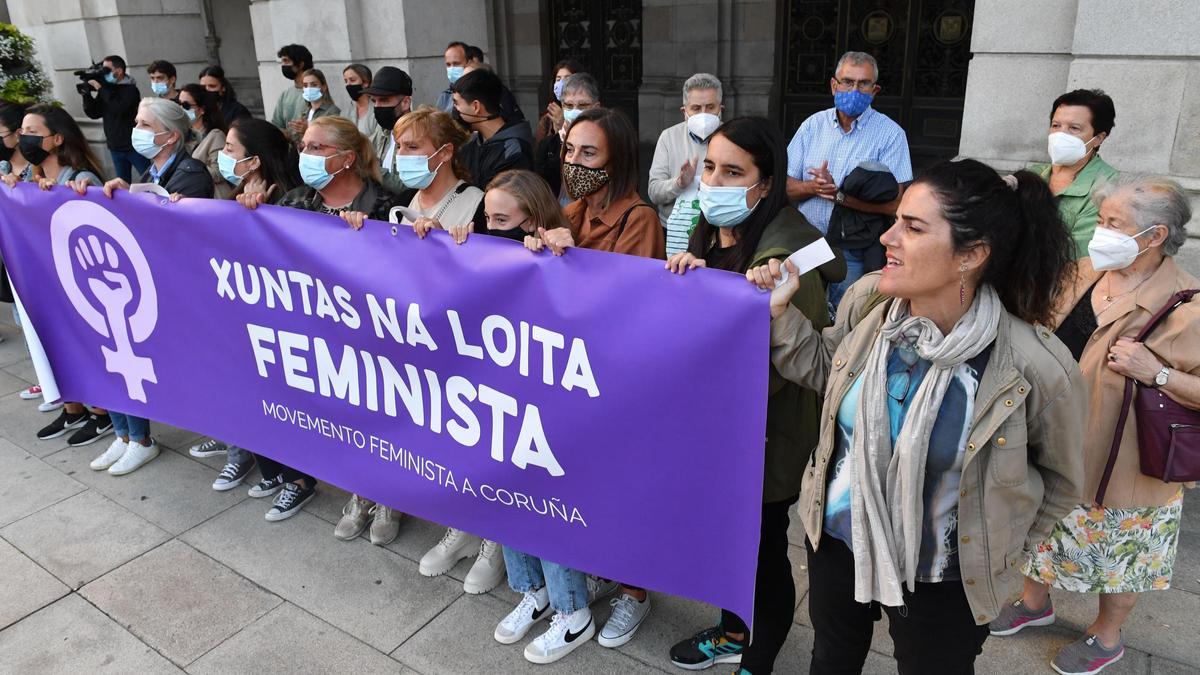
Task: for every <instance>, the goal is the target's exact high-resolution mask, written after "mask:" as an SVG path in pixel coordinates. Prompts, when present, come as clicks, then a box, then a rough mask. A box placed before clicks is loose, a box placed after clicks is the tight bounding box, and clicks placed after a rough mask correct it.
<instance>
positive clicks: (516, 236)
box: [487, 221, 528, 241]
mask: <svg viewBox="0 0 1200 675" xmlns="http://www.w3.org/2000/svg"><path fill="white" fill-rule="evenodd" d="M521 222H522V223H524V222H525V221H521ZM487 232H488V234H490V235H492V236H493V237H503V238H505V239H512V240H513V241H525V236H526V235H527V234H528V232H526V231H525V230H523V229H521V226H520V225H517V226H516V227H514V228H511V229H508V230H493V229H492V228H490V227H489V228H488V231H487Z"/></svg>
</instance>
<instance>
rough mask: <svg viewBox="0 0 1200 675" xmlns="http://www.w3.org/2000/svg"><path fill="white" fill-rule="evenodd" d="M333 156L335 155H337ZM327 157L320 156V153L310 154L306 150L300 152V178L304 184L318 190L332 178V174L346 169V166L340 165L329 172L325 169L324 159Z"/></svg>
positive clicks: (334, 174)
mask: <svg viewBox="0 0 1200 675" xmlns="http://www.w3.org/2000/svg"><path fill="white" fill-rule="evenodd" d="M338 154H341V153H338ZM333 156H334V157H337V155H333ZM327 159H329V158H328V157H322V156H321V155H310V154H308V153H307V152H302V153H300V178H301V179H302V180H303V181H304V184H305V185H307V186H308V187H310V188H312V189H314V190H320V189H322V188H324V187H325V186H326V185H329V181H331V180H333V177H334V176H336V175H338V174H339V173H341V172H343V171H345V170H346V167H342V168H341V169H338V170H337V171H334V172H333V173H329V172H328V171H326V170H325V160H327Z"/></svg>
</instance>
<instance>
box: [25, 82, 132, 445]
mask: <svg viewBox="0 0 1200 675" xmlns="http://www.w3.org/2000/svg"><path fill="white" fill-rule="evenodd" d="M19 134H20V140H19V142H18V147H19V149H20V151H21V156H22V157H23V158H24V159H25V161H27V162H28V163H29V166H28V167H27V168H28V171H27V172H23V173H22V175H23V176H24V177H23V178H19V177H18V176H16V175H14V174H7V175H5V176H4V177H3V181H4V183H5V185H8V186H9V187H13V186H15V185H16V184H17V181H18V180H25V181H36V182H37V183H38V185H39V186H40V187H41V188H42V189H43V190H49V189H50V188H51V187H53V186H55V185H68V184H69V185H75V186H76V187H77V189H78V190H80V191H83V190H85V189H86V188H87V186H88V185H100V184H101V183H102V181H101V179H100V162H98V161H97V160H96V156H95V155H94V154H92V151H91V148H90V147H89V146H88V144H87V140H86V139H84V137H83V131H82V130H80V128H79V125H78V124H77V123H76V122H75V119H74V118H72V117H71V115H70V114H69V113H67V112H66V111H65V110H63V109H62V108H59V107H56V106H52V105H49V104H45V103H42V104H38V105H35V106H32V107H30V108H29V109H28V110H27V111H26V113H25V117H24V118H23V119H22V122H21V125H20V129H19ZM14 156H15V155H14ZM72 430H74V433H72V434H71V436H70V438H68V439H67V444H68V445H71V446H72V447H78V446H81V445H88V444H90V443H94V442H95V441H96V440H98V439H100V438H103V437H104V436H106V435H108V434H109V433H112V421H111V419H110V418H109V416H108V413H106V412H105V411H104V410H101V409H99V408H94V409H92V410H91V411H90V412H89V411H88V410H87V409H86V408H85V407H84V406H83V404H82V403H75V402H68V403H66V404H64V406H63V411H62V413H61V414H59V416H58V418H57V419H55V420H54V421H53V422H51V423H50V424H48V425H46V426H45V427H43V428H42V429H40V430H39V431H38V432H37V437H38V439H40V440H48V439H51V438H58V437H60V436H63V435H65V434H66V433H67V432H68V431H72Z"/></svg>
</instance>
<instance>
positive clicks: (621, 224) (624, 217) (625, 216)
mask: <svg viewBox="0 0 1200 675" xmlns="http://www.w3.org/2000/svg"><path fill="white" fill-rule="evenodd" d="M639 206H644V207H646V208H648V209H652V210H653V209H654V207H653V206H650V205H649V204H647V203H646V202H638V203H637V204H634V205H633V206H631V207H629V208H627V209H625V213H622V214H621V219H620V220H618V221H617V232H618V233H620V232H624V231H625V224H626V223H628V222H629V214H631V213H633V210H634V209H636V208H638V207H639ZM654 213H655V214H657V213H658V211H657V210H655V211H654Z"/></svg>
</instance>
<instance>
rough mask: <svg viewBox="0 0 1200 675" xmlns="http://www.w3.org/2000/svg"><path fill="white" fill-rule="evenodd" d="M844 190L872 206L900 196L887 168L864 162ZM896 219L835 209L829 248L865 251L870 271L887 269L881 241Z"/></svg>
mask: <svg viewBox="0 0 1200 675" xmlns="http://www.w3.org/2000/svg"><path fill="white" fill-rule="evenodd" d="M841 190H842V192H843V193H845V194H846V195H847V196H850V197H854V198H856V199H858V200H860V201H864V202H869V203H872V204H885V203H887V202H890V201H892V200H893V199H895V198H896V195H898V194H900V185H899V183H897V182H896V177H895V176H893V175H892V174H891V172H890V171H888V169H887V167H885V166H883V165H882V164H877V163H875V162H863V163H862V164H859V165H858V166H857V167H855V168H854V170H853V171H851V172H850V174H849V175H848V176H846V180H844V181H842V187H841ZM892 220H893V218H892V217H891V216H887V215H883V214H881V213H863V212H862V211H855V210H854V209H848V208H846V207H844V206H834V207H833V213H832V214H831V215H830V216H829V231H828V232H827V233H826V235H825V238H826V239H828V240H829V245H830V246H834V247H836V248H840V249H852V250H863V251H864V252H865V253H864V254H865V255H866V259H864V262H865V263H866V271H867V272H873V271H875V270H877V269H880V268H881V267H883V245H882V244H880V243H879V237H880V236H881V235H882V234H883V233H884V231H886V230H887V229H888V227H889V226H891V223H892Z"/></svg>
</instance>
